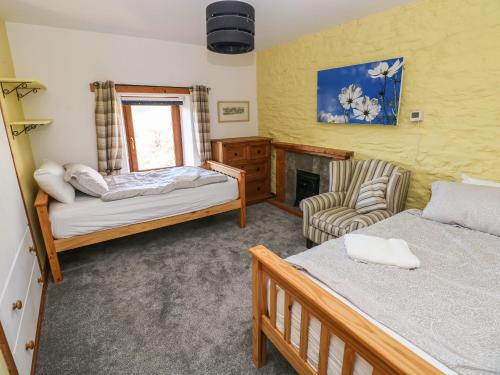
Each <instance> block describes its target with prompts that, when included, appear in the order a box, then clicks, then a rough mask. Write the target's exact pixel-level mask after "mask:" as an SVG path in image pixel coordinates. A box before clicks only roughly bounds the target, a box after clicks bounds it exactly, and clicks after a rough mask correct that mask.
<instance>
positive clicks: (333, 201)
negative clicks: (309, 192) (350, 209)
mask: <svg viewBox="0 0 500 375" xmlns="http://www.w3.org/2000/svg"><path fill="white" fill-rule="evenodd" d="M345 195H346V193H345V192H343V191H342V192H339V191H336V192H328V193H322V194H319V195H315V196H312V197H309V198H306V199H303V200H302V201H301V202H300V209H301V210H302V213H303V216H302V232H303V234H304V236H307V229H308V227H309V225H310V223H309V220H310V219H311V216H313V215H314V214H315V213H316V212H319V211H323V210H327V209H329V208H333V207H337V206H340V205H341V204H342V202H343V200H344V198H345Z"/></svg>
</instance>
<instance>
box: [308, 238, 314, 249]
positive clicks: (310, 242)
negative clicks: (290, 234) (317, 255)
mask: <svg viewBox="0 0 500 375" xmlns="http://www.w3.org/2000/svg"><path fill="white" fill-rule="evenodd" d="M313 246H314V242H312V241H311V240H310V239H309V238H306V247H307V248H308V249H310V248H311V247H313Z"/></svg>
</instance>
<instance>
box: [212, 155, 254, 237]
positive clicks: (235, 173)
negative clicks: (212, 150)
mask: <svg viewBox="0 0 500 375" xmlns="http://www.w3.org/2000/svg"><path fill="white" fill-rule="evenodd" d="M203 167H204V168H206V169H211V170H213V171H217V172H220V173H223V174H225V175H227V176H229V177H233V178H236V179H237V180H238V189H239V192H240V198H239V199H240V202H241V208H240V227H241V228H244V227H245V225H246V223H247V208H246V200H245V195H246V194H245V185H246V172H245V171H244V170H243V169H238V168H235V167H231V166H229V165H226V164H222V163H218V162H216V161H213V160H207V161H205V164H204V165H203Z"/></svg>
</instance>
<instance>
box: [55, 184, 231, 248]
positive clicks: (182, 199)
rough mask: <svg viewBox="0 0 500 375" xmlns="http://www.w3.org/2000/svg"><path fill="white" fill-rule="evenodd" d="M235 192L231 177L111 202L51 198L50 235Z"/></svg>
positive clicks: (224, 198)
mask: <svg viewBox="0 0 500 375" xmlns="http://www.w3.org/2000/svg"><path fill="white" fill-rule="evenodd" d="M238 196H239V192H238V181H237V180H236V179H234V178H228V180H227V181H226V182H220V183H215V184H210V185H204V186H199V187H196V188H189V189H179V190H174V191H172V192H170V193H166V194H158V195H149V196H139V197H134V198H128V199H122V200H116V201H111V202H104V201H102V200H101V199H99V198H95V197H91V196H88V195H84V194H78V195H77V196H76V199H75V201H74V202H73V203H70V204H68V203H60V202H55V201H52V202H51V203H50V209H49V217H50V221H51V224H52V235H53V236H54V238H56V239H62V238H68V237H73V236H78V235H82V234H87V233H92V232H97V231H100V230H105V229H110V228H115V227H119V226H123V225H129V224H135V223H141V222H145V221H150V220H155V219H160V218H164V217H169V216H175V215H179V214H184V213H188V212H192V211H197V210H202V209H205V208H208V207H212V206H216V205H219V204H223V203H227V202H230V201H232V200H235V199H237V198H238Z"/></svg>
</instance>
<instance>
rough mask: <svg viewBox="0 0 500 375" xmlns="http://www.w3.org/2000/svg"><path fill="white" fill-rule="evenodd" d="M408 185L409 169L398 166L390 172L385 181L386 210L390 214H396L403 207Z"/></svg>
mask: <svg viewBox="0 0 500 375" xmlns="http://www.w3.org/2000/svg"><path fill="white" fill-rule="evenodd" d="M409 186H410V171H408V170H406V169H403V168H399V170H398V171H397V172H395V173H393V174H392V176H391V177H390V178H389V182H388V183H387V193H386V200H387V210H388V211H389V212H391V213H392V214H397V213H398V212H401V211H403V210H404V208H405V204H406V196H407V195H408V188H409Z"/></svg>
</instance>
